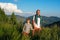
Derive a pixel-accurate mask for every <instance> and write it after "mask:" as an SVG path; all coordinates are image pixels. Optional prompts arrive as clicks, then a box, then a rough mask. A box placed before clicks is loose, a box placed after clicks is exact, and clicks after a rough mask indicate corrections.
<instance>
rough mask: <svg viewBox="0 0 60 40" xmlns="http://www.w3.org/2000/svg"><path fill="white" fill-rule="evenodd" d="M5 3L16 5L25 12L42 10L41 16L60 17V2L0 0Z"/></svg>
mask: <svg viewBox="0 0 60 40" xmlns="http://www.w3.org/2000/svg"><path fill="white" fill-rule="evenodd" d="M0 2H3V3H12V4H16V5H17V7H18V9H20V10H22V11H23V12H35V11H36V10H37V9H40V10H41V15H44V16H58V17H60V0H0Z"/></svg>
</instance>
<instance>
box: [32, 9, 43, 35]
mask: <svg viewBox="0 0 60 40" xmlns="http://www.w3.org/2000/svg"><path fill="white" fill-rule="evenodd" d="M41 22H42V17H41V16H40V10H39V9H38V10H37V11H36V15H34V16H33V26H34V31H33V35H34V33H35V31H40V30H41Z"/></svg>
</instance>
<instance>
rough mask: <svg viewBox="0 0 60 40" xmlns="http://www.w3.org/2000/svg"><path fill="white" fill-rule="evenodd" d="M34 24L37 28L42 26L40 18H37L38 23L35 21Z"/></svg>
mask: <svg viewBox="0 0 60 40" xmlns="http://www.w3.org/2000/svg"><path fill="white" fill-rule="evenodd" d="M33 20H35V16H34V17H33ZM34 26H35V27H37V28H40V18H39V17H38V18H37V24H36V23H35V22H34Z"/></svg>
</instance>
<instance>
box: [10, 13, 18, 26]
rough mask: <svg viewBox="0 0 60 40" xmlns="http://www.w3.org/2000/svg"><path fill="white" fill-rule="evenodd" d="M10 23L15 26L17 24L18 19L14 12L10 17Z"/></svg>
mask: <svg viewBox="0 0 60 40" xmlns="http://www.w3.org/2000/svg"><path fill="white" fill-rule="evenodd" d="M10 22H11V23H12V24H13V25H14V24H17V19H16V16H15V14H14V12H13V13H12V15H11V17H10Z"/></svg>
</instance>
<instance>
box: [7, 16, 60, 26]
mask: <svg viewBox="0 0 60 40" xmlns="http://www.w3.org/2000/svg"><path fill="white" fill-rule="evenodd" d="M8 16H10V15H8ZM29 17H30V19H31V20H32V18H33V16H29ZM16 18H17V20H18V22H19V21H20V20H22V21H23V22H24V21H25V20H26V18H27V17H23V16H20V15H16ZM42 19H43V21H44V22H43V23H42V24H43V26H45V25H49V24H52V23H54V22H58V21H60V18H59V17H55V16H51V17H46V16H42Z"/></svg>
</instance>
